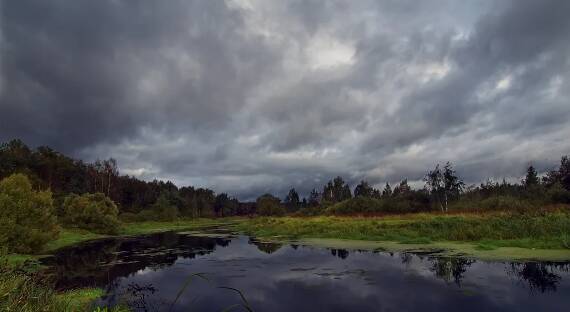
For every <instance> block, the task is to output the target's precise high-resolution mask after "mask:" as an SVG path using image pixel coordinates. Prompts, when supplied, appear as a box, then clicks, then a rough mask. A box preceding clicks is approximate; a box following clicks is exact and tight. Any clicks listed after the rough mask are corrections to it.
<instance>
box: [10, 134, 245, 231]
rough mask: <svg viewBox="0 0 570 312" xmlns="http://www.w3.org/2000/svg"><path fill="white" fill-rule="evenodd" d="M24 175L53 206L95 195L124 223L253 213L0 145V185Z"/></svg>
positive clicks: (45, 152)
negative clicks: (112, 207)
mask: <svg viewBox="0 0 570 312" xmlns="http://www.w3.org/2000/svg"><path fill="white" fill-rule="evenodd" d="M13 173H22V174H25V175H26V176H27V177H28V178H29V179H30V181H31V183H32V185H33V186H34V188H36V189H41V190H47V189H49V190H50V191H51V192H52V193H53V196H54V200H55V206H56V207H61V205H62V204H63V202H64V199H65V197H66V196H67V195H69V194H77V195H81V194H86V193H91V194H95V193H101V194H104V195H105V196H107V197H109V198H110V199H111V200H112V201H113V202H114V203H115V204H116V205H117V207H118V209H119V212H120V213H121V214H124V215H125V218H127V219H133V220H153V219H161V220H168V219H173V218H177V217H212V216H227V215H243V214H250V213H254V212H255V211H254V208H255V207H254V206H252V205H251V204H247V203H245V204H240V203H239V202H238V201H237V199H235V198H232V197H230V196H229V195H228V194H225V193H222V194H218V195H216V193H214V191H213V190H210V189H207V188H194V187H192V186H184V187H180V188H178V187H177V186H176V185H174V183H172V182H170V181H167V182H164V181H157V180H154V181H151V182H146V181H142V180H139V179H137V178H135V177H132V176H128V175H120V174H119V170H118V167H117V162H116V161H115V160H114V159H112V158H110V159H108V160H103V161H99V160H98V161H96V162H94V163H85V162H83V161H81V160H75V159H72V158H70V157H67V156H65V155H63V154H61V153H59V152H57V151H54V150H52V149H50V148H49V147H38V148H37V149H35V150H32V149H30V148H29V147H28V146H26V145H25V144H24V143H23V142H22V141H20V140H12V141H10V142H7V143H3V144H1V145H0V179H2V178H5V177H8V176H10V175H11V174H13Z"/></svg>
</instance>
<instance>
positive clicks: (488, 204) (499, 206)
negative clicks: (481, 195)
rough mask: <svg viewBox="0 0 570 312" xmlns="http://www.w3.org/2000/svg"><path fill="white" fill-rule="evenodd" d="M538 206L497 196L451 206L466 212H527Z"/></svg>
mask: <svg viewBox="0 0 570 312" xmlns="http://www.w3.org/2000/svg"><path fill="white" fill-rule="evenodd" d="M534 208H536V206H535V205H534V204H533V203H531V202H530V201H528V200H525V199H521V198H518V197H514V196H503V195H495V196H491V197H488V198H485V199H474V198H471V199H469V198H465V199H461V200H460V201H458V202H455V203H453V204H452V205H451V209H452V210H466V211H496V210H503V211H526V210H532V209H534Z"/></svg>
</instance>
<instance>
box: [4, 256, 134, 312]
mask: <svg viewBox="0 0 570 312" xmlns="http://www.w3.org/2000/svg"><path fill="white" fill-rule="evenodd" d="M4 253H5V252H0V311H15V312H40V311H41V312H75V311H88V310H89V307H90V305H91V302H92V301H93V300H95V299H96V298H99V297H101V295H102V294H103V291H102V290H101V289H98V288H83V289H75V290H71V291H66V292H57V291H55V290H54V289H53V287H52V285H50V284H49V282H48V281H46V280H45V278H44V277H43V276H41V273H38V272H37V268H36V267H35V266H30V265H29V264H27V263H26V264H17V265H14V264H13V263H9V262H8V258H7V257H6V256H5V254H4ZM99 310H100V311H115V312H122V311H123V312H124V311H127V310H126V309H124V308H122V307H115V308H112V309H107V310H105V308H103V310H101V308H100V309H99Z"/></svg>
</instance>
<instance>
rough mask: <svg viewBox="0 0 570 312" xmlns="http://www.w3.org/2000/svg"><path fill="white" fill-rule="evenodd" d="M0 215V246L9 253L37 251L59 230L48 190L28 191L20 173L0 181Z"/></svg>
mask: <svg viewBox="0 0 570 312" xmlns="http://www.w3.org/2000/svg"><path fill="white" fill-rule="evenodd" d="M0 214H1V216H2V217H1V218H0V245H2V246H5V247H7V248H8V251H10V252H20V253H33V252H38V251H40V250H41V249H42V248H43V247H44V245H45V244H46V243H47V242H49V241H51V240H53V239H56V238H57V235H58V233H59V227H58V225H57V219H56V217H55V215H54V209H53V200H52V195H51V192H49V191H45V192H42V191H37V192H36V191H34V190H32V185H31V184H30V181H29V180H28V178H27V177H26V176H25V175H23V174H13V175H11V176H9V177H7V178H5V179H3V180H2V181H1V182H0Z"/></svg>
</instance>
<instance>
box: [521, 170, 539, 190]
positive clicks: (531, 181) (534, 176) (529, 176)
mask: <svg viewBox="0 0 570 312" xmlns="http://www.w3.org/2000/svg"><path fill="white" fill-rule="evenodd" d="M523 183H524V186H525V187H526V188H527V189H529V188H531V187H533V186H536V185H538V184H539V180H538V173H537V172H536V169H534V167H533V166H532V165H531V166H528V169H527V170H526V177H525V179H524V181H523Z"/></svg>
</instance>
